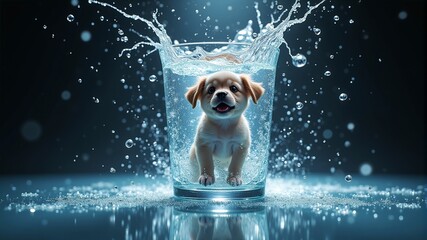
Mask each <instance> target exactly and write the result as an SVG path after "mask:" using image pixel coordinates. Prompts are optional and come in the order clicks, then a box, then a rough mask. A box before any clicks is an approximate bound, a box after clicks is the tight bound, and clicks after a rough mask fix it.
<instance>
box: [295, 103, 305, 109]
mask: <svg viewBox="0 0 427 240" xmlns="http://www.w3.org/2000/svg"><path fill="white" fill-rule="evenodd" d="M296 106H297V109H298V110H301V109H302V108H303V107H304V104H303V103H302V102H297V104H296Z"/></svg>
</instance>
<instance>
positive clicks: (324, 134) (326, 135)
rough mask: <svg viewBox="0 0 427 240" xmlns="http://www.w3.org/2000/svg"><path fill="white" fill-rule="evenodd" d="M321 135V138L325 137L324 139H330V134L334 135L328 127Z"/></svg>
mask: <svg viewBox="0 0 427 240" xmlns="http://www.w3.org/2000/svg"><path fill="white" fill-rule="evenodd" d="M322 135H323V138H325V139H331V138H332V136H333V135H334V133H333V132H332V130H330V129H325V130H324V131H323V133H322Z"/></svg>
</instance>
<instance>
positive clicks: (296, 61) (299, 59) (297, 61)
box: [292, 53, 307, 68]
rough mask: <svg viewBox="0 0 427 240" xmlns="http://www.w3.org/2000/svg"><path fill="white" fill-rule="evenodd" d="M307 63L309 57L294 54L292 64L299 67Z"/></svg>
mask: <svg viewBox="0 0 427 240" xmlns="http://www.w3.org/2000/svg"><path fill="white" fill-rule="evenodd" d="M306 63H307V58H306V57H305V56H304V55H302V54H300V53H298V54H297V55H295V56H292V64H293V65H294V66H295V67H298V68H300V67H304V66H305V64H306Z"/></svg>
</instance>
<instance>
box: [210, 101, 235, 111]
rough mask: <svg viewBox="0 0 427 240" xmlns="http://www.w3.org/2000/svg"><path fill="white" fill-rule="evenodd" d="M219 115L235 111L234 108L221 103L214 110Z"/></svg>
mask: <svg viewBox="0 0 427 240" xmlns="http://www.w3.org/2000/svg"><path fill="white" fill-rule="evenodd" d="M212 109H213V110H215V111H216V112H218V113H226V112H229V111H231V110H233V109H234V106H228V105H227V104H226V103H220V104H218V105H217V106H216V107H213V108H212Z"/></svg>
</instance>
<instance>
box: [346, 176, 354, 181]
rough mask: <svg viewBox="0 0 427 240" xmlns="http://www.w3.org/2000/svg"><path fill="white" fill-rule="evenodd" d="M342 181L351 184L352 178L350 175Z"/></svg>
mask: <svg viewBox="0 0 427 240" xmlns="http://www.w3.org/2000/svg"><path fill="white" fill-rule="evenodd" d="M344 179H345V181H346V182H351V180H352V179H353V178H352V177H351V175H346V176H345V178H344Z"/></svg>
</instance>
